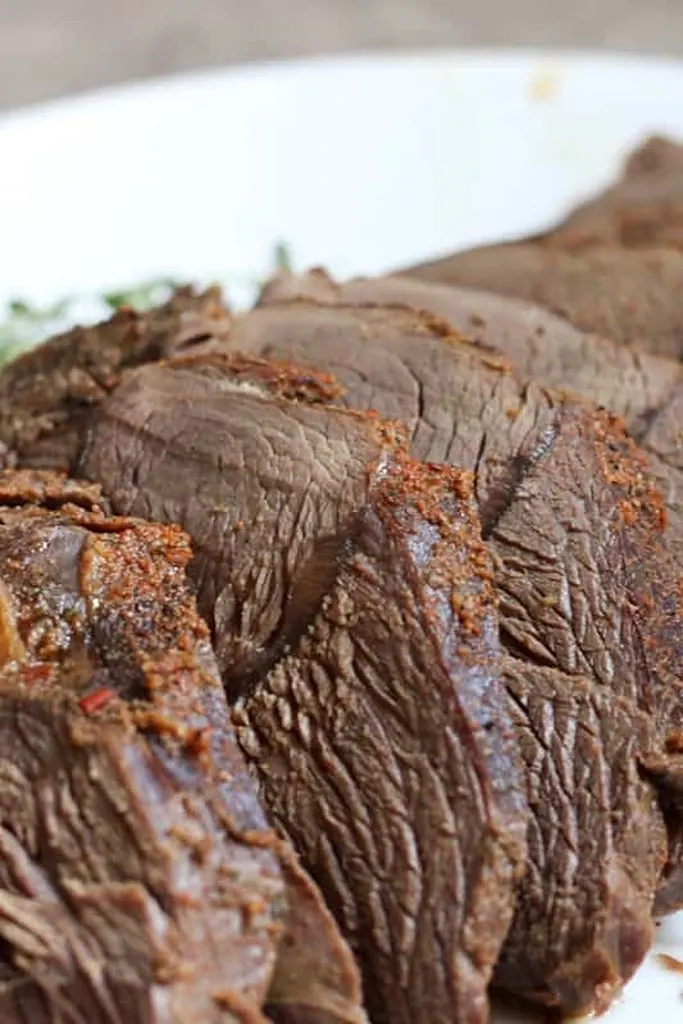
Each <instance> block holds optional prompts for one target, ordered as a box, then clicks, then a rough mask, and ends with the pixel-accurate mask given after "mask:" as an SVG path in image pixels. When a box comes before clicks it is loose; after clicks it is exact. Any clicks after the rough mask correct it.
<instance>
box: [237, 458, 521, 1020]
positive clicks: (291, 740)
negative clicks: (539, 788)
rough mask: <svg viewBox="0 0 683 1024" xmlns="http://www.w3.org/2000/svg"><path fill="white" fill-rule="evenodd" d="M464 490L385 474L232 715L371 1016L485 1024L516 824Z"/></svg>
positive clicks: (445, 476)
mask: <svg viewBox="0 0 683 1024" xmlns="http://www.w3.org/2000/svg"><path fill="white" fill-rule="evenodd" d="M468 491H469V484H468V480H467V475H466V474H462V473H460V472H457V471H450V472H448V471H445V470H443V469H441V468H439V467H435V466H424V465H419V464H417V463H412V462H411V461H410V460H398V461H397V462H396V463H395V464H394V465H393V466H392V467H391V468H389V469H387V471H386V474H385V475H384V477H383V478H382V479H381V480H379V481H377V482H376V484H375V486H374V488H373V493H371V494H369V496H368V504H367V507H366V508H365V509H364V510H362V511H361V513H360V517H359V521H358V524H357V529H356V532H355V535H354V537H353V540H352V542H351V544H350V546H349V548H348V549H347V551H346V553H345V556H344V558H343V560H342V562H341V564H340V567H339V571H338V574H337V578H336V580H335V582H334V584H333V586H332V587H331V588H330V590H329V592H328V594H327V596H326V599H325V601H324V603H323V606H322V607H321V609H320V611H319V613H318V614H317V616H316V617H315V619H314V621H313V623H312V624H311V626H310V628H309V629H308V630H307V632H306V634H305V635H304V636H303V637H302V638H301V640H300V641H299V643H298V644H297V645H296V647H294V648H293V650H292V652H291V654H290V655H289V656H288V657H286V658H285V659H283V660H282V661H281V662H280V663H279V664H278V665H277V666H276V667H275V668H274V669H273V670H272V672H271V673H270V675H269V676H268V677H267V678H266V679H264V680H262V681H260V682H259V683H258V684H257V685H256V686H255V687H254V688H253V690H252V692H251V693H250V694H249V695H248V696H246V697H245V698H244V699H242V700H240V701H239V703H238V708H237V710H236V712H235V720H236V722H237V726H238V737H239V738H240V741H241V743H242V745H243V748H244V749H245V751H246V753H247V755H248V756H249V757H250V758H251V759H252V760H253V762H254V764H255V765H256V767H257V769H258V772H259V779H260V788H261V793H262V795H263V798H264V800H265V801H266V804H267V806H268V808H269V810H270V812H271V814H272V815H273V816H274V818H275V820H276V821H277V822H278V825H279V826H280V828H281V829H282V831H283V832H285V833H286V834H288V835H289V836H290V837H291V839H292V841H293V843H294V845H295V846H297V848H299V849H300V850H301V851H302V853H303V856H304V859H305V860H306V862H307V863H308V864H309V865H310V866H311V869H312V871H313V873H314V874H315V876H316V877H317V879H318V880H319V882H320V884H321V886H322V888H323V890H324V892H325V894H326V897H327V900H328V902H329V904H330V906H331V907H332V908H333V910H334V912H335V916H336V917H337V919H338V920H339V921H341V922H342V924H343V929H344V931H345V933H346V934H347V935H348V936H349V937H350V940H351V944H352V946H353V948H354V949H355V950H356V953H357V955H358V957H359V959H360V962H361V963H362V965H363V968H364V975H365V989H366V998H367V1001H368V1006H369V1010H370V1015H371V1018H372V1020H373V1021H376V1022H384V1021H387V1022H388V1021H395V1022H406V1024H407V1022H409V1021H411V1022H424V1024H427V1022H429V1024H437V1022H441V1021H443V1022H446V1021H452V1020H458V1021H463V1022H465V1021H483V1020H486V1019H487V1016H488V1013H487V998H486V981H487V979H488V977H489V976H490V971H491V967H492V966H493V964H494V963H495V960H496V958H497V953H498V947H499V942H500V936H501V933H504V932H505V931H506V930H507V924H508V923H509V904H508V896H507V894H506V892H505V889H504V887H501V884H500V882H501V878H502V877H505V878H507V879H508V880H509V878H510V873H511V869H512V871H513V872H514V864H515V863H516V862H517V860H518V856H519V851H520V830H519V828H518V824H519V823H520V822H522V823H523V818H522V817H521V814H520V811H521V802H520V799H519V797H520V794H519V791H518V790H517V788H516V779H515V776H514V773H513V776H512V777H510V776H509V775H507V772H509V770H510V754H509V745H510V735H509V733H508V732H507V729H506V725H505V713H504V710H503V708H502V707H501V704H500V693H499V688H498V680H497V672H498V642H497V630H496V620H495V604H494V601H493V593H492V589H491V574H490V568H489V565H488V559H487V556H486V551H485V548H484V546H483V544H482V542H481V540H480V537H479V534H478V528H477V520H476V514H475V512H474V509H473V506H472V503H471V500H470V499H469V496H468ZM492 784H493V785H492ZM473 812H474V814H475V818H476V819H479V817H480V816H484V817H485V818H486V819H488V822H489V826H488V828H489V829H490V831H487V832H484V833H482V832H481V830H480V829H479V828H478V826H477V825H476V823H475V824H474V827H473V826H472V824H471V816H472V814H473ZM503 922H505V924H504V925H503ZM454 940H455V941H454Z"/></svg>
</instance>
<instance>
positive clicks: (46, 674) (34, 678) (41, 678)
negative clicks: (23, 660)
mask: <svg viewBox="0 0 683 1024" xmlns="http://www.w3.org/2000/svg"><path fill="white" fill-rule="evenodd" d="M51 675H52V666H51V665H29V666H28V667H27V668H25V669H24V671H23V672H22V676H21V677H22V679H23V681H24V682H25V683H27V684H28V685H32V684H33V683H44V682H46V681H47V680H48V679H49V678H50V676H51Z"/></svg>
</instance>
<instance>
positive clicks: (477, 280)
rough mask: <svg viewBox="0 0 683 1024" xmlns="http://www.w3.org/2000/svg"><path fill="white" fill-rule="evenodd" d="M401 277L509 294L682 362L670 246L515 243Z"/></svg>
mask: <svg viewBox="0 0 683 1024" xmlns="http://www.w3.org/2000/svg"><path fill="white" fill-rule="evenodd" d="M402 273H403V274H405V275H407V276H410V277H415V278H418V279H420V280H422V281H433V282H437V283H441V284H450V285H458V286H464V287H467V288H476V289H478V290H481V291H485V292H493V293H496V294H499V295H509V296H515V297H517V298H520V299H525V300H526V301H527V302H531V303H534V304H535V305H538V306H541V307H542V308H544V309H547V310H549V311H550V312H551V313H554V314H555V315H557V316H560V317H563V318H564V319H566V320H569V322H570V323H572V324H574V325H575V326H576V327H578V328H579V329H580V330H582V331H585V332H587V333H589V334H600V335H604V336H606V337H608V338H613V339H614V340H615V341H619V342H626V343H629V344H633V345H635V346H636V347H638V348H640V349H642V350H643V351H646V352H652V353H654V354H657V355H662V356H667V357H669V358H672V359H680V358H682V357H683V253H681V252H678V251H677V250H674V249H664V248H643V249H626V248H619V247H617V246H594V247H590V248H587V249H585V250H577V251H573V250H564V249H559V248H549V247H544V246H542V245H539V244H536V243H533V242H516V243H506V244H504V245H491V246H485V247H483V248H480V249H472V250H470V251H469V252H462V253H455V254H454V255H452V256H446V257H444V258H442V259H438V260H434V261H433V262H431V263H425V264H422V265H420V266H415V267H410V268H407V269H405V270H404V271H402Z"/></svg>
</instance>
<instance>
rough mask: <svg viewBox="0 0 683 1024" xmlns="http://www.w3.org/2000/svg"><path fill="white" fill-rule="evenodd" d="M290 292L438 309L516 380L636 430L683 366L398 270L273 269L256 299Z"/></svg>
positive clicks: (527, 309) (530, 310) (504, 299)
mask: <svg viewBox="0 0 683 1024" xmlns="http://www.w3.org/2000/svg"><path fill="white" fill-rule="evenodd" d="M294 298H303V299H306V298H308V299H314V300H316V301H318V302H330V303H333V304H339V303H342V304H348V303H351V304H353V303H388V304H394V305H395V304H402V305H406V306H411V307H412V308H414V309H424V310H426V311H427V312H429V313H431V314H433V315H434V316H438V317H444V318H445V319H446V320H448V321H449V323H451V324H452V325H453V327H454V328H455V330H456V331H459V332H461V333H462V334H463V336H465V337H467V338H469V339H471V340H473V341H476V342H477V343H478V344H480V345H483V346H485V347H487V348H490V349H493V350H495V351H498V352H501V353H502V354H503V355H504V356H505V357H506V358H507V359H509V361H510V365H511V366H512V368H513V370H514V371H515V373H516V375H517V376H518V377H519V378H520V379H521V380H533V381H535V382H536V383H537V384H540V385H541V386H543V387H548V388H555V389H558V390H563V391H569V392H574V393H575V394H577V395H581V396H582V397H584V398H587V399H589V400H590V401H593V402H595V403H596V404H598V405H601V406H604V407H605V408H606V409H609V410H610V412H613V413H616V414H617V415H618V416H622V417H623V418H624V419H625V420H626V422H627V424H628V426H629V429H630V430H631V431H632V433H633V434H634V436H635V437H636V438H638V436H639V434H640V433H641V432H642V431H643V430H644V429H645V426H646V425H647V424H648V422H649V421H650V420H651V419H652V417H653V416H654V415H656V414H657V411H658V410H659V409H660V408H661V407H662V406H663V405H665V403H666V402H667V400H668V399H669V398H670V397H671V395H672V392H673V391H674V390H675V389H676V386H677V383H678V384H680V382H681V381H683V368H682V367H681V366H680V365H679V364H678V363H677V362H675V361H674V360H671V359H665V358H662V357H658V356H653V355H650V354H649V353H647V352H640V351H638V350H637V349H633V348H630V347H627V346H625V345H621V344H619V342H617V341H613V340H612V339H610V338H605V337H601V336H600V335H596V334H585V333H584V332H583V331H580V330H578V329H577V328H576V327H574V326H572V324H570V323H569V322H568V321H566V320H563V319H562V318H561V317H558V316H554V315H553V314H552V313H549V312H548V311H547V310H544V309H541V308H540V307H539V306H534V305H531V304H530V303H528V302H524V301H523V300H521V299H515V298H510V297H509V296H504V295H493V294H491V293H487V292H481V291H476V290H474V289H471V288H462V287H456V286H453V285H447V284H439V283H435V282H432V281H421V280H417V279H414V278H410V277H401V276H400V275H395V276H392V277H377V278H355V279H353V280H350V281H345V282H344V283H343V284H337V283H336V282H334V281H333V280H332V278H330V277H329V276H328V275H327V274H326V273H325V271H323V270H319V269H318V270H313V271H310V272H309V273H308V274H304V275H301V276H297V275H295V274H291V273H280V274H278V275H277V276H276V277H274V278H272V279H271V280H270V281H269V282H268V284H267V285H266V286H265V288H264V290H263V293H262V296H261V304H263V305H268V304H272V303H275V302H283V301H287V300H291V299H294ZM237 329H238V330H239V326H238V328H237Z"/></svg>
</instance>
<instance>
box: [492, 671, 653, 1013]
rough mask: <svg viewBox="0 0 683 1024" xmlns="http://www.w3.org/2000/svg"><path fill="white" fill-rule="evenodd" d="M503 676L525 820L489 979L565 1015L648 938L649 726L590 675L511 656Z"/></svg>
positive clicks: (594, 997)
mask: <svg viewBox="0 0 683 1024" xmlns="http://www.w3.org/2000/svg"><path fill="white" fill-rule="evenodd" d="M504 680H505V683H506V686H507V690H508V693H509V695H510V702H511V707H512V714H513V720H514V724H515V729H516V732H517V736H518V737H519V743H520V749H521V752H522V757H523V759H524V763H525V765H526V770H527V777H528V797H529V806H530V810H531V816H530V822H529V833H528V837H529V853H528V866H527V871H526V874H525V876H524V879H523V880H522V882H521V884H520V887H519V896H518V902H517V911H516V914H515V920H514V924H513V926H512V929H511V931H510V934H509V935H508V938H507V942H506V944H505V947H504V948H503V953H502V956H501V959H500V961H499V963H498V967H497V971H496V983H497V984H498V985H501V986H503V987H504V988H506V989H507V990H510V991H513V992H518V993H519V994H520V995H523V996H527V997H529V996H530V997H531V998H533V999H535V1000H537V1001H540V1002H545V1003H547V1004H548V1005H549V1006H561V1007H562V1008H563V1009H564V1011H565V1012H567V1013H569V1014H571V1015H574V1014H579V1013H586V1012H589V1011H591V1010H597V1011H600V1010H604V1009H605V1008H606V1007H607V1005H608V1004H609V1002H610V1001H611V1000H612V998H613V997H614V996H615V994H617V993H618V992H619V990H620V989H621V986H622V985H623V983H624V982H625V981H628V979H629V978H630V977H631V975H632V974H633V973H634V971H635V970H636V968H637V967H638V966H639V965H640V963H641V961H642V959H643V957H644V955H645V953H646V952H647V950H648V949H649V947H650V945H651V942H652V936H653V931H654V925H653V921H652V903H653V898H654V893H655V888H656V886H657V882H658V880H659V878H660V875H661V872H662V868H663V866H664V863H665V860H666V854H667V834H666V829H665V826H664V820H663V815H662V811H661V810H660V808H659V806H658V804H657V800H656V796H655V792H654V790H653V788H652V786H650V785H649V783H648V782H647V781H646V780H645V779H644V778H643V776H642V773H641V768H640V764H639V757H640V752H641V750H644V749H647V747H648V746H651V745H652V736H651V729H652V723H651V720H650V719H649V718H648V717H647V716H645V715H644V714H643V713H642V712H641V711H639V710H638V709H637V708H635V707H634V706H633V705H632V704H630V703H629V702H628V701H626V700H624V699H622V698H614V697H613V695H611V694H609V693H606V692H605V691H604V690H600V689H597V688H596V687H595V685H594V684H593V683H592V682H591V681H590V680H588V679H582V678H580V677H576V676H574V677H570V676H567V675H563V674H562V673H560V672H557V671H554V670H550V669H545V668H540V667H536V666H531V665H529V664H528V663H523V662H521V661H518V660H517V659H515V658H509V659H507V661H506V664H505V667H504ZM530 951H532V953H531V955H530Z"/></svg>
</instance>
